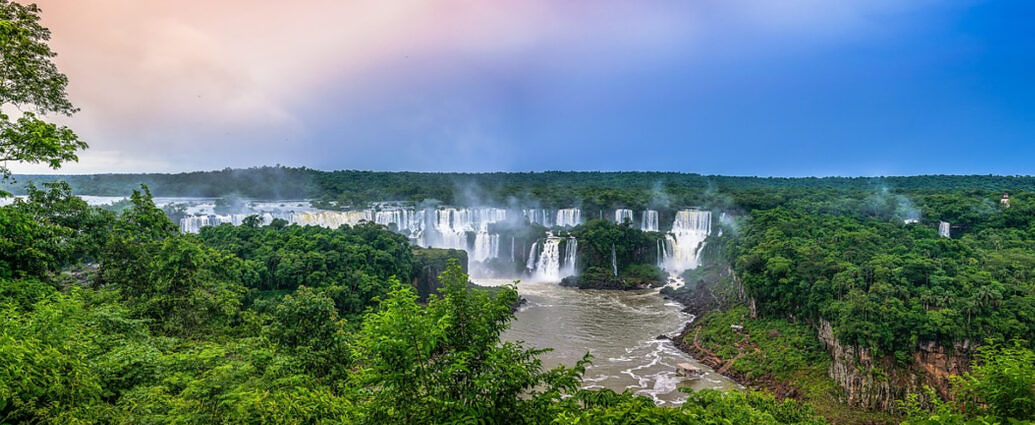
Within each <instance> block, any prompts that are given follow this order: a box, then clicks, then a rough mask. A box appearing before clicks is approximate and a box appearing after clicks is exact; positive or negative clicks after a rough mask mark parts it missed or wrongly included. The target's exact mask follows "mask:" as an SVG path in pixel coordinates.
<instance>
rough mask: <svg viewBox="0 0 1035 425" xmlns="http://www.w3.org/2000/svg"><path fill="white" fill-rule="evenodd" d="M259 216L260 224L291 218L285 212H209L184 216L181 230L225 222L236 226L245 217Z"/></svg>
mask: <svg viewBox="0 0 1035 425" xmlns="http://www.w3.org/2000/svg"><path fill="white" fill-rule="evenodd" d="M253 215H257V216H259V220H260V224H270V223H272V222H273V219H275V218H282V219H284V218H290V215H288V214H284V213H277V214H273V213H268V212H264V213H240V214H209V215H195V216H189V217H183V218H181V219H180V232H183V233H198V232H200V231H201V228H202V227H207V226H218V225H220V224H223V223H230V224H233V225H234V226H240V225H241V223H244V219H245V218H248V217H249V216H253Z"/></svg>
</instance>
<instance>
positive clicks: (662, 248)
mask: <svg viewBox="0 0 1035 425" xmlns="http://www.w3.org/2000/svg"><path fill="white" fill-rule="evenodd" d="M666 258H668V241H667V240H665V239H658V253H657V259H658V267H661V268H665V259H666Z"/></svg>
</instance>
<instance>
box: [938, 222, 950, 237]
mask: <svg viewBox="0 0 1035 425" xmlns="http://www.w3.org/2000/svg"><path fill="white" fill-rule="evenodd" d="M949 233H950V231H949V222H948V221H939V222H938V235H939V236H941V237H943V238H948V237H951V236H949Z"/></svg>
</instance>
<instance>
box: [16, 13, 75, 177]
mask: <svg viewBox="0 0 1035 425" xmlns="http://www.w3.org/2000/svg"><path fill="white" fill-rule="evenodd" d="M39 14H40V9H39V8H38V7H36V5H35V4H29V5H23V4H19V3H15V2H12V1H9V0H0V108H4V110H8V109H12V108H13V109H17V110H19V111H24V112H22V116H21V117H19V118H17V119H14V120H12V117H11V116H9V115H7V114H6V113H0V181H4V180H7V179H8V178H9V177H10V175H11V171H10V170H8V169H7V167H6V165H2V164H6V162H8V161H16V162H26V163H30V164H38V163H45V164H47V165H48V166H50V167H51V168H55V169H56V168H59V167H61V164H62V163H63V162H68V161H77V160H78V159H79V158H78V157H77V156H76V151H78V150H80V149H86V147H87V145H86V142H83V141H81V140H79V136H77V135H76V134H75V133H74V132H72V130H70V129H69V128H68V127H65V126H59V125H57V124H53V123H50V122H47V121H44V120H41V119H40V118H38V117H37V114H40V115H46V114H52V113H53V114H61V115H65V116H71V115H72V114H73V113H75V112H76V111H78V109H76V108H75V107H74V106H72V103H71V102H69V100H68V95H67V94H66V93H65V88H66V86H67V85H68V77H66V76H65V75H64V74H62V73H61V72H60V71H58V69H57V66H55V65H54V63H53V62H52V61H51V59H52V58H53V57H54V56H56V55H57V54H56V53H54V52H53V51H52V50H50V46H48V45H47V41H48V40H50V30H49V29H47V28H46V27H44V26H42V25H40V22H39V21H40V15H39ZM0 195H7V193H6V192H0Z"/></svg>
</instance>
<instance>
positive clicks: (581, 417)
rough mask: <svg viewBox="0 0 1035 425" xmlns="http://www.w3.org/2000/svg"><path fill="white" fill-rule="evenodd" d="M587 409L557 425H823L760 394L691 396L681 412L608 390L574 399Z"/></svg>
mask: <svg viewBox="0 0 1035 425" xmlns="http://www.w3.org/2000/svg"><path fill="white" fill-rule="evenodd" d="M575 398H576V399H577V400H579V401H580V402H581V403H583V404H584V405H585V408H584V409H573V410H571V411H566V412H562V413H561V414H559V415H557V417H556V418H554V420H553V423H555V424H587V425H590V424H591V425H625V424H628V425H633V424H688V425H691V424H692V425H698V424H700V425H712V424H714V425H719V424H815V425H819V424H824V423H826V422H825V421H824V420H823V419H822V418H820V417H818V416H816V415H815V413H813V411H812V410H811V409H810V408H808V407H807V406H802V405H800V404H798V403H796V402H794V401H790V400H785V401H776V400H775V399H774V398H773V397H772V396H768V395H764V394H761V393H757V392H747V393H742V392H736V391H732V392H727V393H723V392H719V391H714V390H704V391H697V392H692V391H691V392H690V393H689V398H688V399H687V401H686V402H685V403H683V404H682V405H681V406H680V407H678V408H661V407H657V406H655V405H654V402H653V400H651V399H650V398H647V397H636V396H632V395H630V394H628V393H625V394H615V393H614V392H611V391H609V390H601V391H593V392H589V391H583V392H580V393H579V394H577V395H576V396H575Z"/></svg>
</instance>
